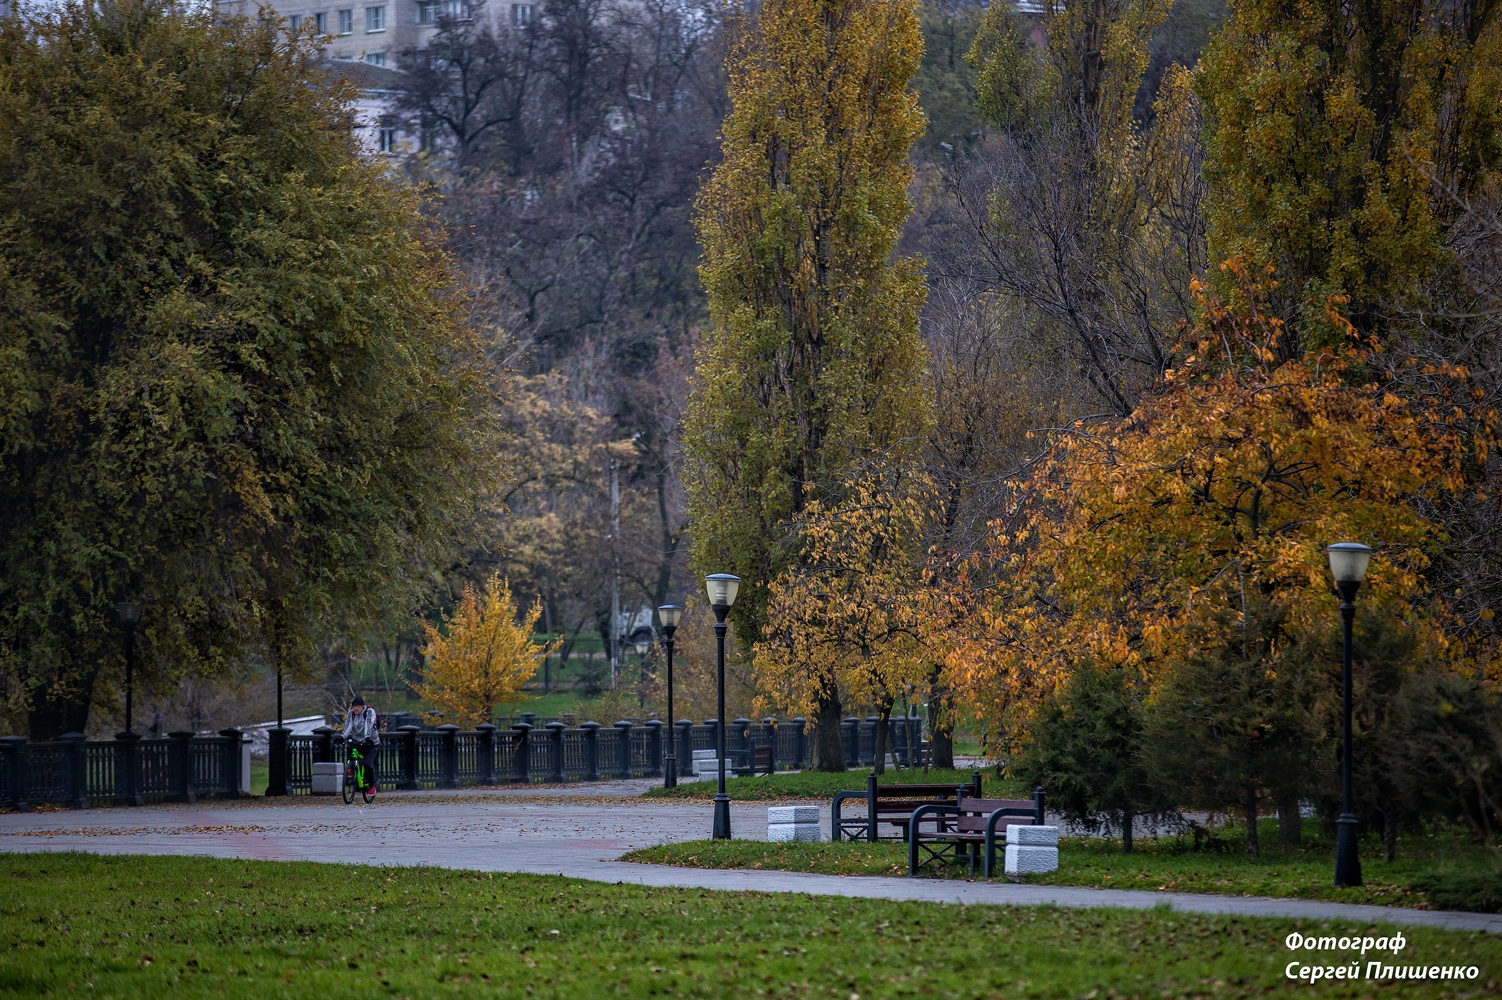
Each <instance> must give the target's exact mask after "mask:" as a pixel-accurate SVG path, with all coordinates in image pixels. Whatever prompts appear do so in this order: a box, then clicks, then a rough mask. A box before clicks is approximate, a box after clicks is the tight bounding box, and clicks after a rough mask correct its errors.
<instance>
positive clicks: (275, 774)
mask: <svg viewBox="0 0 1502 1000" xmlns="http://www.w3.org/2000/svg"><path fill="white" fill-rule="evenodd" d="M291 735H292V730H290V729H286V728H277V729H268V730H267V731H266V754H267V757H266V772H267V773H266V794H267V795H286V794H287V771H288V769H289V768H290V767H291V764H292V741H291V740H290V739H289V737H290V736H291ZM136 773H137V774H139V773H140V768H137V769H136Z"/></svg>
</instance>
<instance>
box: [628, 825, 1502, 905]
mask: <svg viewBox="0 0 1502 1000" xmlns="http://www.w3.org/2000/svg"><path fill="white" fill-rule="evenodd" d="M1275 826H1276V824H1275V823H1269V824H1268V826H1267V829H1265V830H1262V831H1261V836H1262V844H1263V849H1262V857H1260V858H1258V859H1257V860H1255V861H1254V860H1252V859H1251V858H1248V857H1247V856H1246V854H1245V852H1244V851H1243V850H1242V847H1243V840H1242V839H1240V837H1239V836H1238V833H1239V831H1237V830H1235V829H1234V828H1232V829H1228V830H1225V831H1223V832H1221V834H1220V843H1221V846H1222V848H1223V849H1222V850H1214V851H1194V850H1192V849H1191V845H1192V841H1189V840H1188V839H1187V838H1186V839H1178V838H1167V839H1164V840H1159V841H1151V840H1146V841H1141V840H1139V841H1138V843H1137V849H1136V851H1134V852H1133V853H1132V854H1122V853H1121V846H1120V844H1119V842H1116V841H1108V840H1098V839H1094V838H1065V839H1063V840H1062V841H1061V843H1060V846H1059V870H1058V871H1057V872H1054V873H1052V874H1050V875H1042V876H1033V877H1032V878H1031V879H1030V881H1035V882H1044V883H1048V884H1052V885H1084V886H1095V887H1098V888H1112V889H1147V890H1151V891H1164V892H1208V893H1221V894H1229V895H1238V896H1239V895H1250V896H1288V897H1296V898H1300V899H1327V900H1335V901H1338V902H1345V903H1375V904H1382V905H1389V906H1416V907H1421V908H1432V909H1486V910H1493V909H1495V908H1496V904H1495V902H1492V903H1491V904H1490V905H1488V903H1487V902H1486V899H1485V898H1483V899H1482V900H1481V901H1480V902H1478V901H1477V900H1476V899H1475V898H1469V899H1468V898H1466V897H1465V895H1463V894H1462V895H1459V896H1457V895H1456V894H1455V892H1454V890H1453V889H1452V888H1451V887H1449V886H1445V885H1441V886H1439V887H1436V889H1435V890H1434V891H1432V892H1431V891H1426V890H1425V889H1424V888H1417V887H1415V883H1416V882H1422V880H1423V879H1424V877H1425V876H1436V875H1437V876H1439V877H1440V880H1441V881H1442V882H1449V883H1455V882H1461V883H1476V882H1479V883H1481V884H1482V885H1483V886H1486V885H1489V886H1490V894H1489V895H1490V899H1492V900H1493V901H1494V900H1495V899H1496V893H1498V892H1502V875H1499V874H1498V873H1499V872H1502V852H1499V850H1498V849H1497V848H1487V847H1482V846H1479V845H1476V844H1473V843H1471V842H1470V841H1468V840H1467V839H1466V838H1464V837H1463V836H1462V835H1461V834H1460V833H1459V832H1458V831H1444V832H1436V833H1431V834H1429V835H1427V836H1412V837H1407V838H1402V839H1400V841H1399V852H1398V857H1397V858H1396V859H1395V860H1394V861H1393V862H1392V863H1391V864H1389V863H1387V862H1385V861H1383V860H1381V857H1380V854H1379V852H1378V851H1377V850H1376V844H1375V842H1374V841H1368V842H1367V843H1366V844H1365V845H1363V846H1364V849H1363V852H1362V861H1361V863H1362V875H1363V881H1364V882H1365V885H1363V886H1361V887H1360V888H1354V889H1336V888H1335V887H1334V886H1333V885H1331V884H1330V882H1331V874H1332V871H1333V857H1334V846H1333V844H1332V843H1331V842H1330V841H1328V840H1325V839H1324V838H1322V837H1320V836H1319V835H1318V831H1317V827H1316V824H1315V823H1314V822H1313V821H1309V822H1308V823H1307V824H1306V842H1305V844H1304V845H1303V846H1301V847H1296V848H1283V847H1280V846H1278V845H1277V844H1275V843H1273V844H1270V843H1269V842H1270V841H1272V840H1274V839H1275V837H1276V830H1275ZM824 835H825V836H828V832H827V831H825V832H824ZM625 860H628V861H642V862H649V863H653V864H671V865H685V866H688V867H698V868H763V869H775V870H782V871H803V872H819V873H823V874H830V875H906V874H907V845H905V844H900V843H891V842H881V843H876V844H864V843H856V844H852V843H848V842H847V843H838V844H832V843H827V842H826V843H819V844H768V843H764V842H759V841H749V840H738V841H731V842H728V843H727V842H723V841H722V842H714V841H696V842H692V843H684V844H673V845H670V846H666V847H654V848H649V849H647V850H642V851H634V852H632V853H631V854H628V855H626V857H625ZM998 863H999V862H998ZM924 871H925V873H927V874H928V875H930V876H932V877H945V876H947V877H950V878H968V877H970V875H969V870H968V867H962V866H946V867H944V868H940V867H939V866H938V865H937V864H933V865H929V866H928V867H927V868H926V869H924ZM977 877H978V876H977ZM998 877H999V876H998ZM1447 889H1450V891H1448V892H1447V891H1446V890H1447ZM1431 895H1433V896H1435V897H1437V898H1431Z"/></svg>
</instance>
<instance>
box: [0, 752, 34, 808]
mask: <svg viewBox="0 0 1502 1000" xmlns="http://www.w3.org/2000/svg"><path fill="white" fill-rule="evenodd" d="M0 753H4V754H5V758H6V767H5V773H6V779H7V780H6V783H7V785H8V786H9V792H10V804H11V805H12V806H14V807H15V809H16V811H17V812H27V811H29V810H30V809H31V803H30V802H28V801H27V799H26V786H27V785H28V784H29V782H30V778H29V777H28V775H27V773H26V771H27V768H26V763H27V762H26V737H24V736H6V737H4V738H0Z"/></svg>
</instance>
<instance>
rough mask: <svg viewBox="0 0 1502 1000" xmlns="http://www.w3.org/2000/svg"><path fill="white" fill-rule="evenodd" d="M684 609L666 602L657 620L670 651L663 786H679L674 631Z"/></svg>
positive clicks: (659, 609) (663, 639)
mask: <svg viewBox="0 0 1502 1000" xmlns="http://www.w3.org/2000/svg"><path fill="white" fill-rule="evenodd" d="M682 617H683V609H682V608H680V607H679V606H678V605H676V604H664V605H663V606H662V607H660V608H658V609H657V620H658V621H659V622H661V623H662V644H663V646H664V647H666V649H667V651H668V754H667V756H666V757H664V758H663V759H662V787H663V788H677V787H678V746H677V743H676V737H675V736H674V734H673V730H674V729H676V728H677V726H675V725H674V724H673V722H674V720H673V633H674V632H677V631H678V622H679V620H680V619H682Z"/></svg>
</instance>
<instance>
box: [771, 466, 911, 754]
mask: <svg viewBox="0 0 1502 1000" xmlns="http://www.w3.org/2000/svg"><path fill="white" fill-rule="evenodd" d="M926 485H927V484H926V483H924V482H922V481H921V480H916V479H914V477H912V476H911V475H904V474H902V473H901V472H892V471H888V472H887V473H886V474H885V475H876V474H868V475H865V476H863V477H862V478H860V479H859V480H856V481H855V482H852V483H851V484H849V485H848V486H847V487H846V488H845V489H844V490H842V491H841V492H842V494H843V496H842V499H841V500H840V502H839V503H838V504H835V505H833V506H831V507H830V508H829V509H828V510H826V509H825V508H824V504H823V503H822V502H820V501H819V500H810V501H808V502H807V504H806V505H805V506H804V508H803V511H802V513H801V514H800V515H799V518H798V521H797V530H798V534H799V537H800V539H801V540H802V545H803V548H802V551H801V553H800V557H799V559H798V561H797V562H796V563H795V564H794V565H792V566H790V567H789V568H788V569H786V570H784V571H783V574H782V575H781V576H779V577H778V578H777V579H776V580H774V581H773V582H772V583H771V585H770V586H769V587H768V592H769V596H770V601H769V602H768V606H767V624H766V627H765V629H764V631H763V639H762V641H761V642H759V643H757V645H756V650H755V654H756V671H757V677H758V679H759V680H760V681H761V685H760V686H761V687H762V689H763V690H765V691H768V692H770V693H771V694H770V700H774V701H776V702H780V703H781V704H782V706H783V707H785V708H787V709H788V710H789V711H790V712H793V713H796V714H803V715H808V714H813V713H815V712H817V710H818V708H819V705H820V699H821V698H823V697H825V696H826V693H827V692H828V691H829V690H830V689H831V688H833V689H835V690H838V691H839V692H840V696H841V698H842V699H843V700H845V701H846V702H847V703H848V702H854V703H855V704H862V705H874V706H875V707H876V714H877V717H878V719H879V724H878V726H877V729H876V747H875V761H874V763H875V770H876V773H877V774H881V773H882V771H883V770H884V763H883V757H884V755H885V753H886V749H887V746H886V737H887V722H888V720H890V719H891V717H892V707H893V705H895V704H896V702H897V700H898V698H906V699H907V700H908V701H909V702H911V701H915V700H918V698H920V697H921V689H922V687H923V686H924V683H925V681H926V680H927V679H928V676H929V673H930V671H929V670H928V669H927V668H928V663H929V662H930V660H929V657H927V656H926V655H925V654H926V649H925V646H924V640H925V638H926V636H927V630H926V628H925V622H926V620H927V617H928V616H927V615H926V614H925V610H926V592H925V590H924V587H923V584H924V580H923V576H924V568H925V567H924V545H923V543H924V534H925V529H926V528H927V526H928V520H929V512H930V511H931V510H932V507H933V496H932V492H931V491H930V490H928V489H926ZM836 763H838V766H835V765H836ZM819 767H820V769H822V770H844V761H843V757H841V758H840V759H839V760H838V762H836V761H834V760H829V759H822V760H820V761H819Z"/></svg>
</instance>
